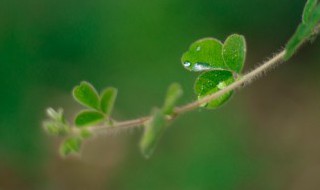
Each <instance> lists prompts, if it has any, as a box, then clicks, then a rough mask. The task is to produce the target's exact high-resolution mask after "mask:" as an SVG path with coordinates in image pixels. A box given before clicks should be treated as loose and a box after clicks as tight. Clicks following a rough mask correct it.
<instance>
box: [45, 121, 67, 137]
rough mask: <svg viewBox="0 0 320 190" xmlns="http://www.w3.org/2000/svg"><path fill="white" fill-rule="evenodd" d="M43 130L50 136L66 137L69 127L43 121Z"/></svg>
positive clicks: (59, 123)
mask: <svg viewBox="0 0 320 190" xmlns="http://www.w3.org/2000/svg"><path fill="white" fill-rule="evenodd" d="M43 128H44V130H45V131H46V132H47V133H48V134H49V135H52V136H66V135H67V134H69V131H70V130H69V126H67V125H65V124H64V123H61V122H57V121H52V120H50V121H45V122H44V123H43Z"/></svg>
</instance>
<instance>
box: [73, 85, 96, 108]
mask: <svg viewBox="0 0 320 190" xmlns="http://www.w3.org/2000/svg"><path fill="white" fill-rule="evenodd" d="M73 97H74V98H75V100H77V101H78V102H79V103H80V104H82V105H84V106H87V107H89V108H93V109H96V110H98V109H99V95H98V93H97V91H96V90H95V88H94V87H93V86H92V85H91V84H90V83H88V82H81V83H80V85H79V86H76V87H75V88H74V89H73Z"/></svg>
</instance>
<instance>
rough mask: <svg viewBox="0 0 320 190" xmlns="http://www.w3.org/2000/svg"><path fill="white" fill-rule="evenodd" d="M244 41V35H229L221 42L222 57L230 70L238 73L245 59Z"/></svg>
mask: <svg viewBox="0 0 320 190" xmlns="http://www.w3.org/2000/svg"><path fill="white" fill-rule="evenodd" d="M246 49H247V48H246V41H245V38H244V36H242V35H238V34H232V35H230V36H229V37H228V38H227V40H226V41H225V42H224V44H223V49H222V57H223V60H224V62H225V64H226V65H227V66H228V67H229V69H230V70H231V71H235V72H236V73H240V72H241V71H242V68H243V65H244V61H245V59H246V51H247V50H246Z"/></svg>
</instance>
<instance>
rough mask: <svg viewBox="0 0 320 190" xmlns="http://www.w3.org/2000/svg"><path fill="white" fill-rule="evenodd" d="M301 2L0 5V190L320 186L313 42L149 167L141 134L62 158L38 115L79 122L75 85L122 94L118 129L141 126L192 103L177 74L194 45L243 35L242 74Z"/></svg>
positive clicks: (193, 120)
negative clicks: (128, 123)
mask: <svg viewBox="0 0 320 190" xmlns="http://www.w3.org/2000/svg"><path fill="white" fill-rule="evenodd" d="M304 3H305V1H304V0H280V1H279V0H268V1H259V0H242V1H239V0H198V1H183V0H154V1H145V0H134V1H133V0H91V1H85V0H55V1H52V0H24V1H19V0H1V1H0V84H1V98H0V106H1V109H0V189H1V190H15V189H17V190H22V189H23V190H24V189H26V190H29V189H30V190H47V189H48V190H51V189H59V190H67V189H68V190H69V189H77V190H82V189H83V190H89V189H90V190H96V189H97V190H100V189H112V190H118V189H119V190H122V189H131V190H135V189H137V190H144V189H148V190H149V189H154V190H157V189H159V190H160V189H161V190H163V189H169V190H171V189H172V190H173V189H174V190H180V189H182V190H198V189H201V190H202V189H219V190H233V189H245V190H251V189H252V190H255V189H261V190H269V189H270V190H278V189H279V190H280V189H281V190H286V189H288V190H289V189H290V190H292V189H293V190H295V189H297V190H301V189H304V190H308V189H318V188H319V186H320V161H319V160H320V138H319V134H320V128H319V123H320V117H319V114H320V101H319V100H320V87H319V82H320V75H319V69H320V66H319V61H320V54H319V50H320V41H319V40H316V41H315V43H314V44H312V46H309V45H308V46H306V47H305V48H303V49H302V50H301V51H300V52H299V54H298V55H297V56H295V57H294V58H293V59H292V60H291V61H290V62H289V63H288V64H286V65H283V66H281V67H279V68H278V69H276V70H274V71H272V72H270V73H268V75H266V76H265V77H263V78H262V79H260V80H258V81H256V82H255V83H253V84H252V85H250V86H248V87H246V88H245V89H243V90H241V91H239V92H238V93H237V94H236V96H234V97H233V98H232V100H231V101H230V102H229V103H228V104H227V105H225V106H223V107H222V108H220V109H219V110H216V111H204V110H198V111H194V112H192V113H188V114H186V115H184V116H182V117H180V118H179V119H178V120H177V121H175V122H174V124H173V125H172V127H171V128H170V129H169V130H168V131H166V134H165V135H164V137H163V138H162V141H161V142H160V144H159V146H158V148H157V150H156V152H155V154H154V155H153V157H152V158H151V159H150V160H144V159H143V158H142V156H141V155H140V153H139V150H138V147H137V143H138V139H139V137H140V135H141V130H136V131H129V132H126V133H124V134H119V135H107V136H99V137H97V138H94V139H92V140H90V141H88V142H87V143H86V144H85V145H84V147H83V151H82V155H81V157H80V158H67V159H62V158H60V157H59V155H58V151H57V147H58V145H59V142H60V140H61V139H56V138H52V137H49V136H47V135H46V134H45V133H44V132H43V131H42V129H41V122H42V120H43V119H44V117H45V112H44V110H45V109H46V108H47V107H49V106H52V107H54V108H59V107H63V108H64V109H65V112H66V114H67V116H68V118H69V119H72V117H73V116H74V115H73V114H74V113H75V112H76V111H77V110H79V108H80V107H79V106H78V105H77V104H76V103H75V102H74V101H73V100H72V98H71V94H70V92H71V89H72V87H73V86H75V85H76V84H78V83H79V82H80V81H82V80H87V81H90V82H91V83H92V84H94V85H95V86H96V87H97V88H98V89H100V90H101V89H102V88H103V87H105V86H115V87H117V88H118V89H119V96H118V101H117V103H116V108H115V117H116V119H120V120H121V119H131V118H135V117H138V116H142V115H146V114H148V113H149V112H150V110H151V108H152V106H159V105H161V104H162V101H163V97H164V93H165V91H166V88H167V86H168V85H169V84H170V83H171V82H179V83H181V84H182V86H183V88H184V91H185V94H184V97H183V99H182V100H181V102H180V103H181V104H184V103H187V102H190V101H192V100H194V99H195V97H194V95H193V89H192V86H193V81H194V79H195V77H196V75H195V74H194V73H190V72H187V71H186V70H184V69H183V68H182V66H181V64H180V56H181V55H182V53H183V52H184V51H186V50H187V48H188V46H189V45H190V44H191V43H192V42H193V41H195V40H197V39H199V38H202V37H208V36H212V37H216V38H218V39H221V40H224V39H225V38H226V37H227V36H228V35H229V34H231V33H240V34H243V35H245V36H246V39H247V43H248V56H247V65H246V70H250V69H252V68H253V67H255V66H256V64H258V63H260V62H262V61H263V60H265V59H266V58H267V57H268V56H271V55H272V53H273V52H275V51H279V50H280V49H281V47H283V45H284V44H285V43H286V41H287V40H288V39H289V37H290V36H291V35H292V34H293V32H294V30H295V28H296V26H297V25H298V23H299V22H300V15H301V12H302V9H303V5H304Z"/></svg>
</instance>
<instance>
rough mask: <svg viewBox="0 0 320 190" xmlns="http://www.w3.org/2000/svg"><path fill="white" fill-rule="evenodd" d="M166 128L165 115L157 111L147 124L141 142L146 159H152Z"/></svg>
mask: <svg viewBox="0 0 320 190" xmlns="http://www.w3.org/2000/svg"><path fill="white" fill-rule="evenodd" d="M165 128H166V120H165V115H164V114H163V113H162V112H161V110H155V111H154V113H153V117H152V119H151V120H150V121H149V122H147V123H146V125H145V127H144V133H143V136H142V138H141V141H140V149H141V152H142V154H143V156H144V157H145V158H150V156H151V155H152V153H153V152H154V150H155V148H156V145H157V144H158V142H159V140H160V138H161V136H162V134H163V132H164V131H165Z"/></svg>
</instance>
